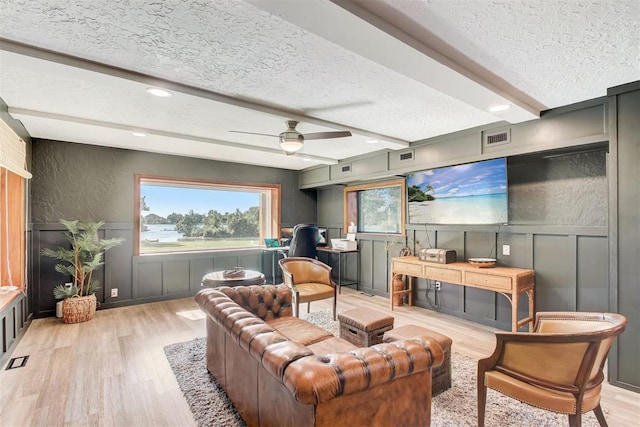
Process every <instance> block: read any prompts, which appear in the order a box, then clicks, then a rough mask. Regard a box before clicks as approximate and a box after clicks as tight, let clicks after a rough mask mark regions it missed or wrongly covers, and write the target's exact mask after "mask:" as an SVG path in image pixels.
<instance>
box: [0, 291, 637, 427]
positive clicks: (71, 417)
mask: <svg viewBox="0 0 640 427" xmlns="http://www.w3.org/2000/svg"><path fill="white" fill-rule="evenodd" d="M329 307H330V301H329V300H326V301H319V302H314V303H313V304H311V310H312V311H316V310H321V309H323V308H327V309H328V308H329ZM353 307H369V308H372V309H375V310H378V311H383V312H389V307H388V300H387V299H386V298H381V297H377V296H375V297H371V296H367V295H364V294H361V293H358V292H356V291H354V290H352V289H349V288H343V290H342V294H341V295H340V296H339V298H338V308H339V309H344V310H346V309H349V308H353ZM393 316H394V317H395V319H396V320H395V325H396V326H401V325H405V324H410V323H414V324H419V325H423V326H426V327H429V328H431V329H435V330H438V331H440V332H442V333H444V334H446V335H448V336H450V337H451V338H452V339H453V350H454V351H456V352H459V353H462V354H465V355H467V356H470V357H473V358H476V359H477V358H481V357H486V356H487V355H489V354H490V353H491V351H492V350H493V347H494V335H493V329H492V328H489V327H486V326H483V325H479V324H477V323H474V322H468V321H465V320H462V319H458V318H456V317H451V316H447V315H443V314H439V313H436V312H433V311H429V310H425V309H422V308H418V307H407V306H404V307H397V308H396V310H395V311H394V312H393ZM204 333H205V329H204V320H203V316H202V315H201V313H200V311H199V310H198V307H197V305H196V304H195V302H194V300H193V298H185V299H179V300H172V301H165V302H158V303H151V304H143V305H136V306H131V307H122V308H114V309H109V310H100V311H98V313H97V315H96V318H95V319H94V320H92V321H90V322H86V323H81V324H77V325H65V324H63V323H62V322H61V321H60V320H58V319H53V318H48V319H38V320H34V321H33V323H32V325H31V327H30V328H29V330H28V331H27V333H26V334H25V336H24V337H23V339H22V340H21V341H20V343H19V344H18V346H17V347H16V350H15V351H14V352H13V354H12V357H19V356H26V355H28V356H29V360H28V363H27V365H26V366H25V367H23V368H17V369H12V370H8V371H7V370H4V368H5V367H4V366H3V367H2V369H3V370H2V371H0V426H3V427H24V426H185V427H190V426H195V422H194V421H193V417H192V415H191V412H190V410H189V407H188V405H187V404H186V402H185V400H184V398H183V396H182V393H181V391H180V390H179V388H178V385H177V383H176V381H175V378H174V376H173V373H172V371H171V368H170V367H169V364H168V362H167V360H166V358H165V355H164V352H163V347H164V346H166V345H168V344H172V343H176V342H181V341H187V340H190V339H193V338H196V337H200V336H204ZM602 406H603V408H604V410H605V416H606V418H607V420H608V422H609V425H610V426H612V427H614V426H623V427H624V426H638V425H640V395H638V394H636V393H633V392H630V391H627V390H624V389H621V388H618V387H613V386H611V385H608V384H607V385H606V386H605V387H604V391H603V394H602Z"/></svg>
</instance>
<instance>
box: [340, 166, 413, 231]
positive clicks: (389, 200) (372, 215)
mask: <svg viewBox="0 0 640 427" xmlns="http://www.w3.org/2000/svg"><path fill="white" fill-rule="evenodd" d="M406 188H407V187H406V181H405V179H404V178H402V179H393V180H389V181H380V182H374V183H369V184H357V185H349V186H346V187H345V188H344V228H345V229H347V228H348V227H350V226H351V225H356V226H357V230H358V233H382V234H401V235H404V234H405V216H406V200H407V197H406V196H407V194H406V192H407V189H406Z"/></svg>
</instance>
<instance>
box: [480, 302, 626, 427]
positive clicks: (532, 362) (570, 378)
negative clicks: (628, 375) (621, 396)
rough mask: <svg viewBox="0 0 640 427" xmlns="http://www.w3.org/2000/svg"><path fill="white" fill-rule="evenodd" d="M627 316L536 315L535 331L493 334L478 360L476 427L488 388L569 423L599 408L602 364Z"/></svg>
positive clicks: (599, 415)
mask: <svg viewBox="0 0 640 427" xmlns="http://www.w3.org/2000/svg"><path fill="white" fill-rule="evenodd" d="M626 324H627V319H626V318H625V317H624V316H622V315H620V314H614V313H579V312H578V313H576V312H547V313H537V314H536V323H535V328H534V332H531V333H525V332H520V333H507V332H496V339H497V342H496V348H495V350H494V352H493V354H492V355H491V356H490V357H488V358H487V359H482V360H479V361H478V426H479V427H483V426H484V414H485V403H486V389H487V387H489V388H491V389H494V390H496V391H499V392H500V393H503V394H505V395H507V396H509V397H512V398H514V399H517V400H519V401H521V402H524V403H527V404H529V405H532V406H535V407H538V408H542V409H546V410H548V411H553V412H557V413H561V414H568V415H569V425H570V426H580V425H581V421H582V420H581V416H582V414H583V413H586V412H588V411H594V413H595V415H596V418H597V419H598V422H599V423H600V425H601V426H606V425H607V422H606V420H605V418H604V415H603V413H602V408H601V407H600V390H601V388H602V381H603V379H604V374H603V372H602V371H603V366H604V362H605V360H606V358H607V354H608V353H609V349H610V348H611V345H612V344H613V341H614V339H615V337H616V336H618V335H619V334H620V333H622V331H624V329H625V327H626Z"/></svg>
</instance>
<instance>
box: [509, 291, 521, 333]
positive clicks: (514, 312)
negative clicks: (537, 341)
mask: <svg viewBox="0 0 640 427" xmlns="http://www.w3.org/2000/svg"><path fill="white" fill-rule="evenodd" d="M518 299H519V295H518V293H517V292H514V293H513V294H512V295H511V332H518Z"/></svg>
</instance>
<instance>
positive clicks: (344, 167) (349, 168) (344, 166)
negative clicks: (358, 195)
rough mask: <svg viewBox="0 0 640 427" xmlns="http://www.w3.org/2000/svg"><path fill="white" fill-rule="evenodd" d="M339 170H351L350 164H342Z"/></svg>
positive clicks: (344, 171)
mask: <svg viewBox="0 0 640 427" xmlns="http://www.w3.org/2000/svg"><path fill="white" fill-rule="evenodd" d="M340 170H341V171H342V173H347V172H351V165H343V166H342V168H341V169H340Z"/></svg>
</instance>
